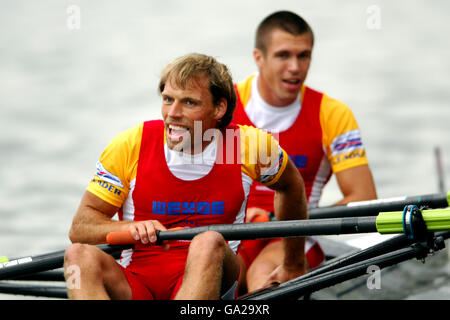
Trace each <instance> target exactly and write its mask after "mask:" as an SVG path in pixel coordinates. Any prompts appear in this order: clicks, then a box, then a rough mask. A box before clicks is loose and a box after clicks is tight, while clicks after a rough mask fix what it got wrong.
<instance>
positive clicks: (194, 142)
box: [166, 121, 279, 167]
mask: <svg viewBox="0 0 450 320" xmlns="http://www.w3.org/2000/svg"><path fill="white" fill-rule="evenodd" d="M202 126H203V125H202V122H201V121H194V128H193V134H192V136H193V137H191V132H190V131H189V130H186V131H185V132H184V133H183V134H182V135H180V136H179V141H171V142H172V144H174V146H173V148H172V149H173V150H176V151H178V152H180V153H181V156H182V157H183V158H185V157H186V158H185V159H186V160H187V161H190V160H191V159H192V160H193V159H195V161H200V163H203V162H202V159H203V158H202V157H200V158H194V157H192V156H193V155H198V154H201V153H202V151H203V147H204V145H206V144H208V143H216V144H217V151H221V150H224V149H226V152H225V153H221V154H219V155H218V156H217V158H216V163H218V164H224V163H225V164H242V163H246V164H250V165H256V164H259V165H261V166H263V167H264V166H271V165H273V164H275V163H277V162H278V156H279V150H278V144H277V143H273V140H272V138H273V139H275V140H278V139H279V133H278V132H268V131H264V130H261V129H258V130H255V129H253V128H250V129H247V130H245V129H239V128H236V129H234V128H226V129H225V130H219V129H216V128H210V129H206V130H203V129H202ZM170 130H171V129H170V128H169V131H170ZM166 138H167V139H170V134H169V135H168V136H167V137H166ZM211 141H213V142H211ZM242 148H244V149H245V150H241V149H242ZM196 163H199V162H196Z"/></svg>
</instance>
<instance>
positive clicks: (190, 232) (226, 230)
mask: <svg viewBox="0 0 450 320" xmlns="http://www.w3.org/2000/svg"><path fill="white" fill-rule="evenodd" d="M205 231H216V232H219V233H220V234H222V236H223V237H224V239H225V240H247V239H267V238H278V237H301V236H314V235H334V234H350V233H368V232H377V229H376V217H353V218H340V219H320V220H289V221H275V222H264V223H241V224H234V225H211V226H206V227H198V228H191V229H183V230H177V231H161V232H159V234H158V238H159V240H160V241H164V240H191V239H192V238H194V237H195V236H196V235H198V234H200V233H202V232H205Z"/></svg>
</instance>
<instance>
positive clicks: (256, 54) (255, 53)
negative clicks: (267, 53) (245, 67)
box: [253, 48, 264, 69]
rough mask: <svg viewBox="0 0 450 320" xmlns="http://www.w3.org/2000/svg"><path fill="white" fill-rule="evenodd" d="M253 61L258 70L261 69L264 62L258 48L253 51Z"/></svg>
mask: <svg viewBox="0 0 450 320" xmlns="http://www.w3.org/2000/svg"><path fill="white" fill-rule="evenodd" d="M253 59H254V60H255V64H256V66H257V67H258V69H259V68H261V66H262V64H263V62H264V54H263V52H262V51H261V50H260V49H258V48H255V49H253Z"/></svg>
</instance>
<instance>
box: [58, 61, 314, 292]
mask: <svg viewBox="0 0 450 320" xmlns="http://www.w3.org/2000/svg"><path fill="white" fill-rule="evenodd" d="M159 91H160V93H161V96H162V108H161V112H162V116H163V120H153V121H146V122H144V123H141V124H139V125H137V126H135V127H133V128H131V129H129V130H127V131H125V132H122V133H120V134H119V135H117V136H116V138H114V139H113V141H112V142H111V143H110V144H109V145H108V146H107V147H106V149H105V150H104V151H103V153H102V155H101V157H100V159H99V161H98V162H97V172H96V174H95V176H94V177H93V179H92V180H91V182H90V184H89V185H88V187H87V190H86V192H85V194H84V196H83V198H82V200H81V204H80V206H79V208H78V210H77V212H76V214H75V217H74V219H73V223H72V227H71V230H70V239H71V241H72V242H73V245H71V246H70V247H69V248H68V249H67V250H66V253H65V264H64V268H65V270H66V271H68V270H69V268H71V267H72V266H74V265H75V266H77V267H78V268H79V269H80V277H81V283H80V286H78V287H76V288H73V287H70V286H68V287H69V289H68V295H69V298H71V299H219V298H220V297H222V298H232V297H234V296H235V289H236V286H237V279H238V274H239V264H238V260H237V258H236V250H237V247H238V245H239V242H238V241H230V242H226V241H225V240H224V238H223V237H222V236H221V235H220V234H219V233H218V232H214V231H206V232H203V233H200V234H199V235H197V236H195V237H194V238H193V239H192V241H190V242H187V241H174V242H170V243H169V242H167V241H166V242H164V243H162V244H161V245H159V244H156V243H155V241H156V231H165V230H167V229H169V228H176V227H182V228H190V227H201V226H208V225H211V224H234V223H242V222H243V220H244V216H245V208H246V204H247V195H248V192H249V190H250V186H251V184H252V182H253V180H255V181H258V182H259V183H261V184H262V185H265V186H267V187H269V188H271V189H273V190H274V191H275V193H276V195H277V200H276V201H275V203H276V205H277V207H278V208H279V211H278V215H279V217H280V218H281V219H283V220H294V219H305V218H306V216H307V212H306V211H307V206H306V196H305V189H304V184H303V180H302V178H301V175H300V174H299V172H298V170H297V169H296V168H295V166H294V164H293V163H292V162H291V161H290V159H289V157H288V155H287V154H286V152H285V151H284V150H283V149H282V148H281V147H280V146H279V145H278V143H277V141H276V140H275V139H274V138H273V137H272V136H271V135H270V134H268V133H266V132H264V131H262V130H259V129H256V128H253V127H247V126H237V125H234V124H230V121H231V118H232V114H233V111H234V109H235V104H236V94H235V91H234V88H233V82H232V78H231V76H230V74H229V72H228V69H227V67H226V66H225V65H224V64H221V63H219V62H218V61H216V59H214V58H213V57H210V56H206V55H203V54H189V55H186V56H183V57H180V58H177V59H175V60H174V61H172V62H171V63H169V64H168V65H167V66H166V67H165V68H164V70H163V72H162V75H161V79H160V82H159ZM260 159H264V163H262V162H261V161H260ZM116 213H117V214H118V217H119V221H115V220H113V219H112V218H113V216H114V215H115V214H116ZM113 231H129V232H130V233H131V235H132V236H133V237H134V239H135V240H136V241H138V243H137V244H136V245H135V246H134V249H130V250H125V251H123V252H122V254H121V258H120V263H117V262H116V261H115V260H114V258H112V257H111V256H110V255H108V254H106V253H104V252H103V251H101V250H100V249H98V248H97V247H96V246H93V244H99V243H104V242H105V240H106V237H107V234H109V233H110V232H113ZM303 251H304V238H303V237H297V238H290V239H288V240H286V254H285V259H284V261H283V264H282V265H281V267H280V268H279V269H278V272H277V273H275V274H274V279H276V281H278V282H284V281H286V280H290V279H293V278H295V277H297V276H300V275H302V274H304V273H305V261H304V259H305V258H304V254H303ZM66 276H67V275H66Z"/></svg>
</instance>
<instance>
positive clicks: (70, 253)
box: [64, 243, 101, 270]
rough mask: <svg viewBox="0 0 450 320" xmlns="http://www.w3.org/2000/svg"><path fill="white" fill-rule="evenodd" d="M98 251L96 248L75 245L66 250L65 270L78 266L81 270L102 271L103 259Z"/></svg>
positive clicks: (79, 244)
mask: <svg viewBox="0 0 450 320" xmlns="http://www.w3.org/2000/svg"><path fill="white" fill-rule="evenodd" d="M97 251H98V249H97V248H96V247H94V246H91V245H87V244H81V243H74V244H72V245H71V246H70V247H68V248H67V249H66V252H65V254H64V268H65V269H67V268H68V267H69V266H73V265H76V266H78V267H79V268H81V269H83V268H89V269H91V270H95V269H101V259H100V256H99V254H98V252H97Z"/></svg>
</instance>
